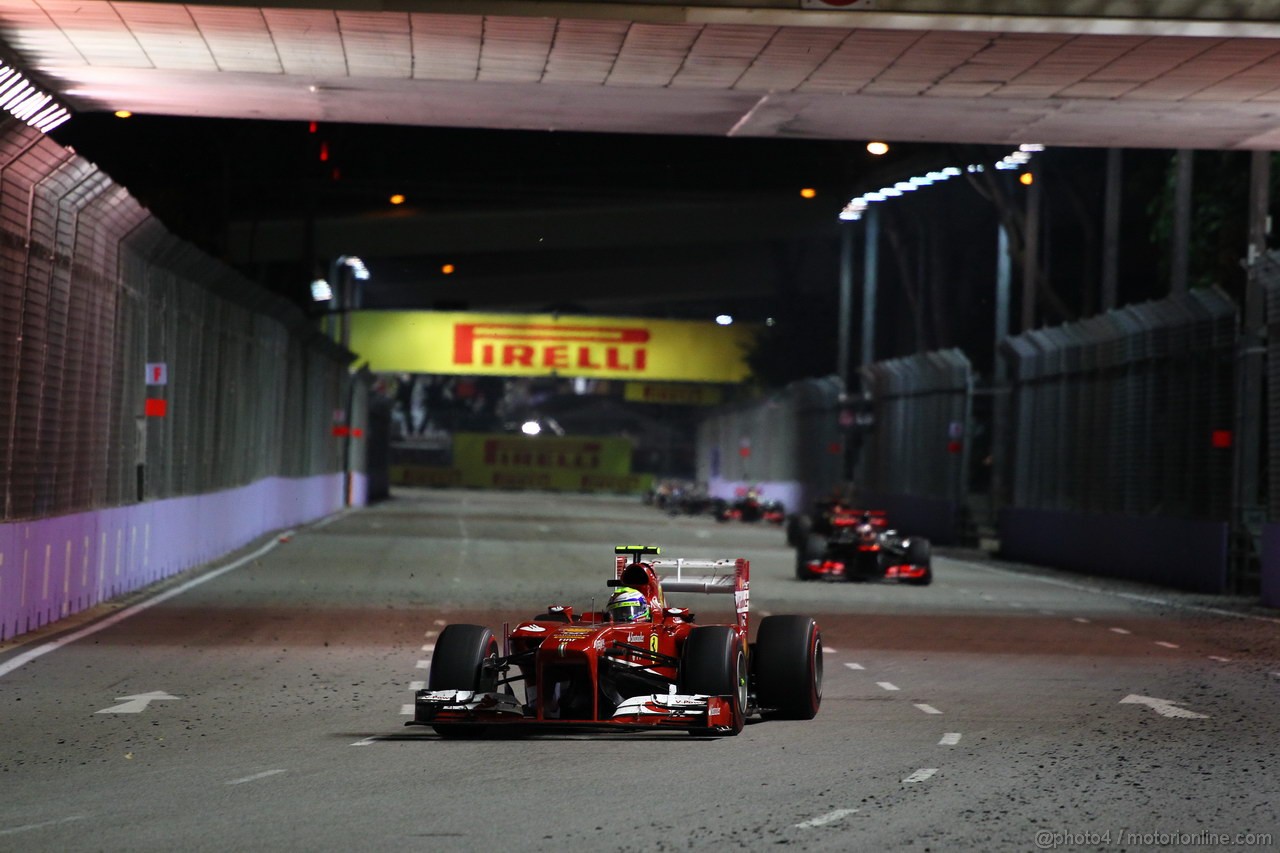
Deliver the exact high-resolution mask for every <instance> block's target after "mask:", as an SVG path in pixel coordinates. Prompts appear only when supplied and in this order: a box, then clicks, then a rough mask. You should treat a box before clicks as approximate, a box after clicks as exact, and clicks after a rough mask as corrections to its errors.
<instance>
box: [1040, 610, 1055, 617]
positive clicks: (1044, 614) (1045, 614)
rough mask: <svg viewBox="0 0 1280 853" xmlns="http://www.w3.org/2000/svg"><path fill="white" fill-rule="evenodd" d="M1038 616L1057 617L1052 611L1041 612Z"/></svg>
mask: <svg viewBox="0 0 1280 853" xmlns="http://www.w3.org/2000/svg"><path fill="white" fill-rule="evenodd" d="M1040 615H1041V616H1057V615H1058V614H1057V611H1054V610H1041V611H1040Z"/></svg>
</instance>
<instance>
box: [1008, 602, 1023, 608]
mask: <svg viewBox="0 0 1280 853" xmlns="http://www.w3.org/2000/svg"><path fill="white" fill-rule="evenodd" d="M1009 606H1010V607H1019V608H1021V607H1026V606H1027V605H1025V604H1019V603H1018V602H1016V601H1010V602H1009Z"/></svg>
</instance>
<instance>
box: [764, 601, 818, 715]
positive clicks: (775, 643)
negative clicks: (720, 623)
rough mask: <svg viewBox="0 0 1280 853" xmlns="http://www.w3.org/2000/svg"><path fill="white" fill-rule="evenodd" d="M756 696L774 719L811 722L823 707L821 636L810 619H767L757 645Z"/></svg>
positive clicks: (798, 617) (816, 624) (800, 617)
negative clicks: (819, 708) (820, 707)
mask: <svg viewBox="0 0 1280 853" xmlns="http://www.w3.org/2000/svg"><path fill="white" fill-rule="evenodd" d="M755 676H756V695H757V697H758V698H759V700H760V705H761V707H763V708H767V709H769V710H768V711H767V712H766V714H765V716H766V717H769V718H771V719H783V720H812V719H813V718H814V717H815V716H816V715H817V713H818V707H819V706H820V705H821V704H822V632H821V631H819V630H818V623H817V622H815V621H814V620H813V619H811V618H809V617H808V616H766V617H765V618H764V619H761V620H760V630H759V632H758V633H757V634H756V644H755Z"/></svg>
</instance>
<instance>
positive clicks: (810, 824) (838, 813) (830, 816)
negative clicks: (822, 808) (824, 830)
mask: <svg viewBox="0 0 1280 853" xmlns="http://www.w3.org/2000/svg"><path fill="white" fill-rule="evenodd" d="M856 811H857V809H836V810H835V811H833V812H827V813H826V814H824V815H823V816H822V817H815V818H814V819H813V820H806V821H805V822H804V823H797V824H796V829H813V828H814V827H815V826H822V825H823V824H827V823H831V822H832V821H836V820H839V819H840V818H842V817H848V816H849V815H851V814H853V813H854V812H856Z"/></svg>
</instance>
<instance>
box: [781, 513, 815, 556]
mask: <svg viewBox="0 0 1280 853" xmlns="http://www.w3.org/2000/svg"><path fill="white" fill-rule="evenodd" d="M811 532H813V519H812V518H811V517H809V516H808V515H805V514H804V513H803V512H797V513H794V514H792V515H789V516H787V544H788V545H790V546H791V547H792V548H799V547H800V546H801V545H803V544H804V542H805V540H806V539H808V538H809V534H810V533H811Z"/></svg>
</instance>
